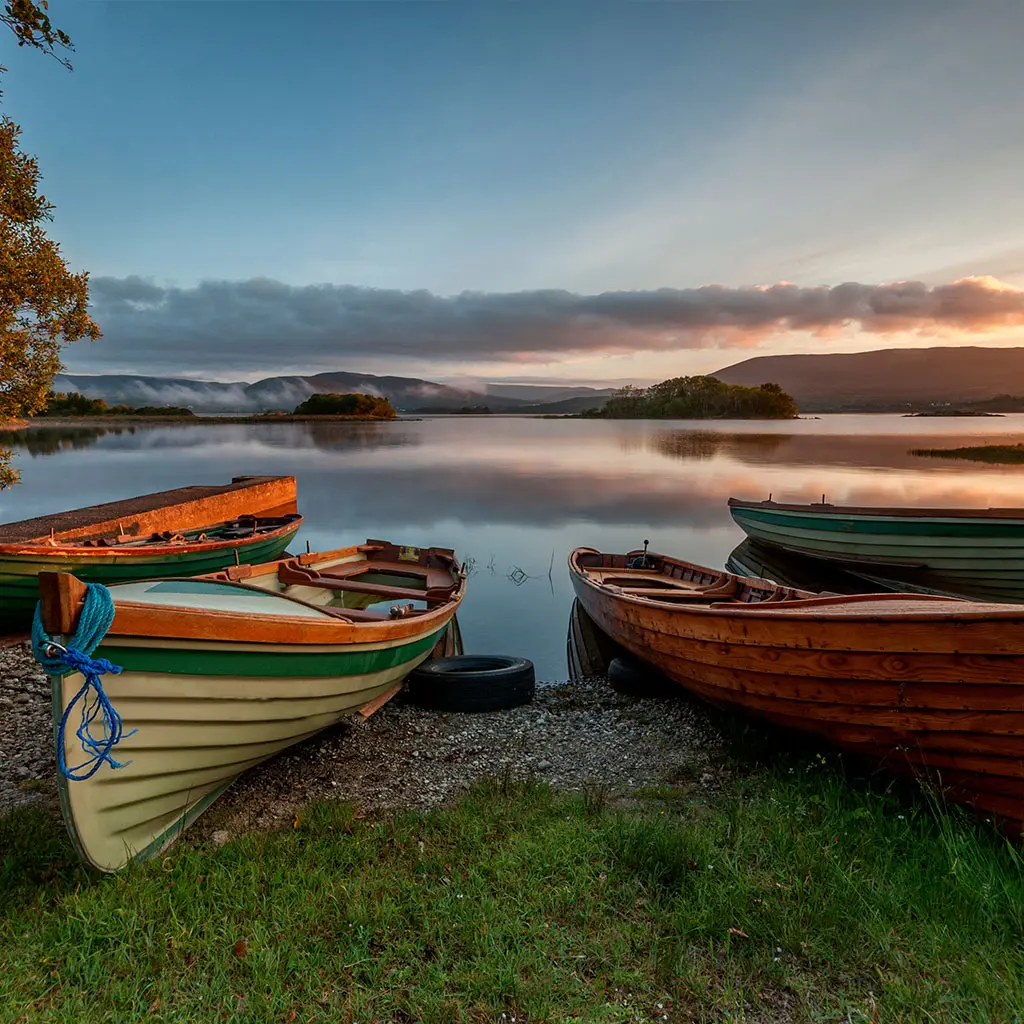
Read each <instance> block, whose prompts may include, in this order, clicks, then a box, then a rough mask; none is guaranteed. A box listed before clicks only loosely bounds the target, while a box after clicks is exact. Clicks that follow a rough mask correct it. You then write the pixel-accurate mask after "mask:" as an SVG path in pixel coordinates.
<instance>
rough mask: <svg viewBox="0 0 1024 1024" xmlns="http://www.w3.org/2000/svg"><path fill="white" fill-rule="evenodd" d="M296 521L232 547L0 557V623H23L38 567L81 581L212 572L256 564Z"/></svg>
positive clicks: (286, 538)
mask: <svg viewBox="0 0 1024 1024" xmlns="http://www.w3.org/2000/svg"><path fill="white" fill-rule="evenodd" d="M298 529H299V528H298V526H296V527H295V529H294V530H289V531H287V532H286V533H284V534H281V535H279V536H276V537H271V538H268V539H267V540H261V541H258V542H256V543H254V544H247V545H245V546H242V547H238V548H221V549H219V550H216V551H183V552H181V554H174V555H169V556H163V557H155V556H151V557H146V556H144V555H133V556H130V557H126V556H125V555H123V554H122V555H121V556H120V560H119V561H118V560H116V559H118V557H119V556H117V555H115V554H111V556H110V559H111V560H110V561H109V562H100V563H99V564H97V562H96V560H95V559H89V560H88V561H86V560H84V559H83V560H81V561H77V560H75V559H73V558H69V559H68V558H66V559H60V558H51V559H47V558H45V557H44V558H38V557H34V558H31V559H29V558H25V559H20V558H4V559H0V624H3V625H6V624H8V623H10V624H12V625H27V624H28V623H29V622H30V621H31V619H32V613H33V612H34V611H35V607H36V602H37V601H38V600H39V584H38V581H37V576H36V574H37V573H38V572H40V571H47V572H71V573H74V574H75V575H76V576H77V577H78V578H79V579H80V580H82V581H83V582H85V583H106V584H111V585H112V584H115V583H131V582H135V581H136V580H150V579H156V578H159V577H161V576H200V575H202V574H203V573H208V572H217V571H219V570H220V569H226V568H227V567H228V566H229V565H234V564H235V552H236V551H237V552H238V557H239V560H240V561H242V562H247V563H251V564H253V565H257V564H259V563H261V562H269V561H272V560H273V559H275V558H277V557H278V556H279V555H280V554H281V553H282V552H283V551H284V550H285V548H286V547H287V546H288V544H289V543H290V542H291V540H292V538H293V537H294V536H295V534H296V533H297V532H298Z"/></svg>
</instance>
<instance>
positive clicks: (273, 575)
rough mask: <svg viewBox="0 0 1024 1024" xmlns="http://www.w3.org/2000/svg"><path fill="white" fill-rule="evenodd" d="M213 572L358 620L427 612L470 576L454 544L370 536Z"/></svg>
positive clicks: (439, 603) (447, 600)
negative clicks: (342, 548) (323, 550)
mask: <svg viewBox="0 0 1024 1024" xmlns="http://www.w3.org/2000/svg"><path fill="white" fill-rule="evenodd" d="M213 578H220V579H227V580H231V581H232V582H237V583H244V584H245V585H246V586H250V587H259V588H260V589H261V590H269V591H271V592H273V593H277V594H282V595H283V596H285V597H289V598H291V599H292V600H296V601H300V602H302V603H303V604H306V605H313V606H316V607H317V608H319V609H321V610H322V611H326V612H331V613H333V614H336V615H338V616H339V617H340V618H345V619H349V620H351V621H353V622H377V621H386V620H389V619H398V618H407V617H409V616H415V615H423V614H425V613H426V612H429V611H433V610H434V609H436V608H438V607H439V606H441V605H444V604H447V603H448V602H449V601H452V600H453V599H454V598H455V597H456V596H457V594H458V593H459V592H460V590H461V587H462V581H463V578H464V577H463V573H462V567H461V566H460V565H459V563H458V560H457V559H456V558H455V553H454V551H452V550H451V549H449V548H415V547H400V546H399V545H396V544H392V543H390V542H389V541H377V540H368V541H367V542H366V543H365V544H361V545H359V547H358V548H356V549H348V550H347V551H346V552H336V553H333V554H317V553H316V552H313V553H307V554H304V555H299V556H297V557H293V558H285V559H281V560H280V561H278V562H271V563H269V565H267V566H248V565H243V566H232V567H230V568H229V569H226V570H225V571H224V572H223V573H219V574H216V576H215V577H213Z"/></svg>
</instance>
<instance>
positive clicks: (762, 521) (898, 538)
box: [729, 500, 1024, 602]
mask: <svg viewBox="0 0 1024 1024" xmlns="http://www.w3.org/2000/svg"><path fill="white" fill-rule="evenodd" d="M729 511H730V512H731V514H732V517H733V519H734V520H735V522H736V524H737V525H738V526H739V527H740V528H741V529H742V530H743V532H744V533H745V534H746V535H747V536H748V537H749V538H750V539H751V540H754V541H757V542H758V543H761V544H768V545H771V546H773V547H775V548H780V549H782V550H784V551H788V552H791V553H793V554H798V555H806V556H810V557H812V558H817V559H821V560H824V561H828V562H832V563H835V564H838V565H840V566H842V567H843V568H847V569H849V570H850V571H855V570H856V568H857V567H864V568H871V570H872V571H871V572H870V575H868V577H867V578H868V579H869V581H876V582H879V583H882V584H883V585H885V586H896V587H897V588H898V587H899V586H900V584H901V583H903V584H905V585H908V586H914V587H916V588H918V589H920V590H922V591H925V592H928V591H944V592H948V593H956V594H965V595H968V596H971V597H977V598H981V599H990V600H1001V601H1013V602H1016V601H1020V600H1022V599H1024V516H1019V517H1016V516H1009V515H1002V514H1001V515H999V516H986V515H984V514H979V515H977V516H972V515H970V514H968V513H966V512H965V513H961V514H957V515H945V516H943V515H941V514H940V513H941V511H942V510H935V513H934V514H931V513H929V514H923V515H920V516H915V515H913V514H907V513H906V512H903V513H902V514H898V513H899V510H884V509H883V510H878V511H877V512H876V511H872V510H869V509H865V510H861V511H856V510H848V509H842V508H834V507H831V506H822V507H821V508H816V507H815V506H803V507H794V506H779V505H775V504H774V503H770V502H762V503H754V502H737V501H735V500H730V503H729ZM947 511H948V510H947ZM979 512H980V510H979Z"/></svg>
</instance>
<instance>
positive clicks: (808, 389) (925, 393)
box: [714, 346, 1024, 412]
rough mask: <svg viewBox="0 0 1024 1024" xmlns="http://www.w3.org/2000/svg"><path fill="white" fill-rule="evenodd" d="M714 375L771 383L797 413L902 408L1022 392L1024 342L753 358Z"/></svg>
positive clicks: (736, 380) (741, 381) (739, 381)
mask: <svg viewBox="0 0 1024 1024" xmlns="http://www.w3.org/2000/svg"><path fill="white" fill-rule="evenodd" d="M714 376H716V377H718V378H719V379H721V380H724V381H727V382H728V383H730V384H747V385H754V384H763V383H766V382H768V381H773V382H774V383H776V384H778V385H779V386H780V387H781V388H782V389H783V390H784V391H788V392H789V394H791V395H792V396H793V398H795V399H796V402H797V404H798V405H799V406H800V411H801V412H826V411H838V410H843V409H848V410H851V411H852V410H857V409H863V410H874V409H877V410H882V409H906V408H908V407H910V406H915V407H921V406H927V405H929V404H932V403H944V402H952V403H957V402H968V403H970V402H976V401H984V400H986V399H991V398H995V397H997V396H999V395H1024V348H980V347H977V346H965V347H962V348H917V349H906V348H890V349H883V350H881V351H878V352H855V353H834V354H829V355H813V356H811V355H794V356H758V357H756V358H754V359H745V360H744V361H743V362H742V363H736V364H734V365H733V366H727V367H726V368H725V369H723V370H719V371H718V372H717V373H715V374H714Z"/></svg>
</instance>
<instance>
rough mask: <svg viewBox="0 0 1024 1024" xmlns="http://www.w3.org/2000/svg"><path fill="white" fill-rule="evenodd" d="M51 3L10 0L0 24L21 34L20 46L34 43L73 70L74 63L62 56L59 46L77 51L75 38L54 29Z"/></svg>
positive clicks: (5, 6)
mask: <svg viewBox="0 0 1024 1024" xmlns="http://www.w3.org/2000/svg"><path fill="white" fill-rule="evenodd" d="M49 7H50V5H49V4H48V3H47V2H46V0H43V2H42V3H38V4H37V3H32V0H6V3H5V4H4V8H3V13H2V14H0V23H3V24H4V25H6V26H7V27H8V28H9V29H10V30H11V31H12V32H13V33H14V34H15V36H17V39H18V45H19V46H34V47H35V48H36V49H37V50H42V51H43V52H44V53H48V54H50V56H51V57H53V58H54V59H55V60H57V61H59V62H60V63H61V64H63V65H64V67H66V68H67V69H68V70H69V71H70V70H71V62H70V61H69V60H68V59H67V57H64V56H61V54H60V53H59V52H58V47H59V48H61V49H64V50H70V51H72V52H74V49H75V48H74V46H72V45H71V38H70V37H69V36H68V34H67V33H66V32H62V31H61V30H60V29H59V28H54V27H53V25H52V23H51V22H50V17H49V15H48V14H47V11H48V10H49Z"/></svg>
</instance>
